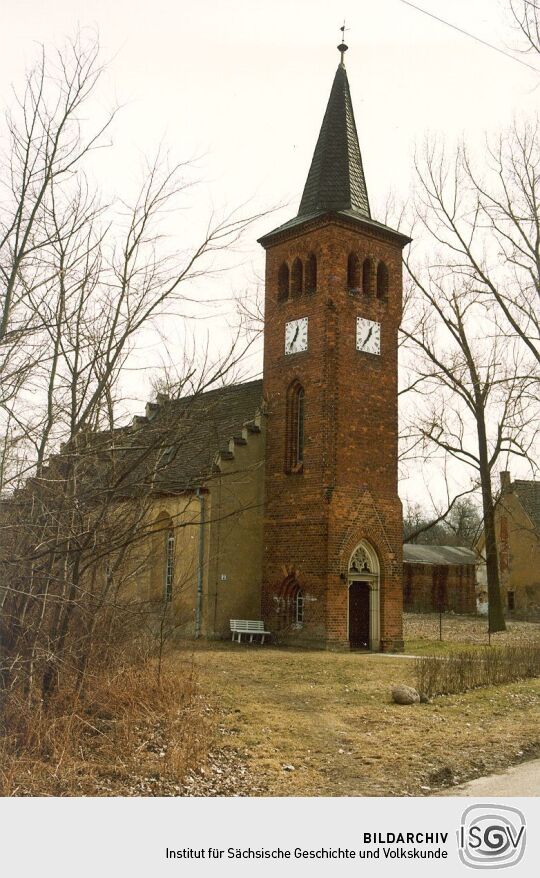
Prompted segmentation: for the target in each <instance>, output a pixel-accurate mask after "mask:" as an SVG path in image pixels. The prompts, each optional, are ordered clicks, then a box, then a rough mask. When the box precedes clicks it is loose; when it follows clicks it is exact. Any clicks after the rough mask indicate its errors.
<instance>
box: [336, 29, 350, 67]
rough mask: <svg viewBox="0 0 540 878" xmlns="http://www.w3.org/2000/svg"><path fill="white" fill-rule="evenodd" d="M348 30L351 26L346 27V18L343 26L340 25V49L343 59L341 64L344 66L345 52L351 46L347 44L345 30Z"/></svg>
mask: <svg viewBox="0 0 540 878" xmlns="http://www.w3.org/2000/svg"><path fill="white" fill-rule="evenodd" d="M346 30H349V28H348V27H345V19H343V24H342V25H341V27H340V31H341V43H340V44H339V46H338V51H339V52H341V61H340V64H341V65H342V66H343V67H345V61H344V60H343V59H344V56H345V52H346V51H347V49H348V48H349V47H348V46H346V45H345V31H346Z"/></svg>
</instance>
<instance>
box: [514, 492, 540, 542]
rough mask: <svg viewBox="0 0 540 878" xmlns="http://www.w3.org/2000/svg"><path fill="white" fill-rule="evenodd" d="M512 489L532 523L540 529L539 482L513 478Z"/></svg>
mask: <svg viewBox="0 0 540 878" xmlns="http://www.w3.org/2000/svg"><path fill="white" fill-rule="evenodd" d="M512 490H513V492H514V493H515V494H517V497H518V500H519V502H520V503H521V505H522V506H523V508H524V510H525V512H526V513H527V515H528V516H529V518H530V519H531V521H532V523H533V524H534V526H535V527H536V528H538V530H539V531H540V482H533V481H527V480H525V479H515V480H514V481H513V482H512Z"/></svg>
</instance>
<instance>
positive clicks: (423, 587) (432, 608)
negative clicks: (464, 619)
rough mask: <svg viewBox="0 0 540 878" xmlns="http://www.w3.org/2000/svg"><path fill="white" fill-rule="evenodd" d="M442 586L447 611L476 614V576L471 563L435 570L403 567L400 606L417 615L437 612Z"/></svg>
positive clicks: (430, 566)
mask: <svg viewBox="0 0 540 878" xmlns="http://www.w3.org/2000/svg"><path fill="white" fill-rule="evenodd" d="M441 587H442V590H443V593H444V594H445V595H446V600H445V601H443V605H445V607H446V610H447V611H451V612H453V613H475V612H476V575H475V566H474V564H467V565H463V566H458V565H456V566H447V567H437V566H436V565H432V564H408V563H407V564H404V565H403V604H404V608H405V610H410V611H412V612H417V613H432V612H438V611H439V603H438V595H439V589H440V588H441Z"/></svg>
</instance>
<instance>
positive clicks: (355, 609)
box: [349, 582, 369, 649]
mask: <svg viewBox="0 0 540 878" xmlns="http://www.w3.org/2000/svg"><path fill="white" fill-rule="evenodd" d="M349 643H350V645H351V647H352V648H353V649H369V585H368V583H367V582H351V584H350V586H349Z"/></svg>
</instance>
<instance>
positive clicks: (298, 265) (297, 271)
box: [291, 256, 304, 296]
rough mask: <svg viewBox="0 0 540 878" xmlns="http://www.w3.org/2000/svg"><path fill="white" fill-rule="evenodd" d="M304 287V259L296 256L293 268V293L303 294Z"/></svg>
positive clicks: (294, 294) (295, 294)
mask: <svg viewBox="0 0 540 878" xmlns="http://www.w3.org/2000/svg"><path fill="white" fill-rule="evenodd" d="M303 288H304V266H303V265H302V260H301V259H299V258H298V256H297V257H296V259H295V260H294V262H293V264H292V269H291V293H292V295H293V296H301V295H302V291H303Z"/></svg>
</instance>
